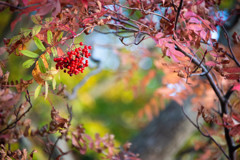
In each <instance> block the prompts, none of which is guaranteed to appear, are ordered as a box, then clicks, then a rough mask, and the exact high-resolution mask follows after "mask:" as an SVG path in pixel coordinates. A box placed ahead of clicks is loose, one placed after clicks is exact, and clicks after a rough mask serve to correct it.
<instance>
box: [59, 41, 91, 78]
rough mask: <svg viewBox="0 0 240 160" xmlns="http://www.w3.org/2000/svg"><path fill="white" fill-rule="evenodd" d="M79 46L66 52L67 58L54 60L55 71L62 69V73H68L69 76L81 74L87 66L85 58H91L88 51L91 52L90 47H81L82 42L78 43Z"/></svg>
mask: <svg viewBox="0 0 240 160" xmlns="http://www.w3.org/2000/svg"><path fill="white" fill-rule="evenodd" d="M79 44H80V47H78V48H75V50H72V51H68V52H67V56H65V57H59V58H54V62H56V63H57V64H56V69H61V70H63V69H64V70H63V71H64V73H68V74H69V75H70V76H72V75H73V74H75V75H77V74H78V73H80V72H81V73H83V71H84V69H85V67H87V66H88V60H87V59H85V58H88V57H89V56H91V53H89V52H88V50H91V49H92V47H91V46H86V45H85V46H84V47H83V42H80V43H79ZM84 60H85V61H84ZM67 70H68V71H67Z"/></svg>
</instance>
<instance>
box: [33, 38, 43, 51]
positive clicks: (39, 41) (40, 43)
mask: <svg viewBox="0 0 240 160" xmlns="http://www.w3.org/2000/svg"><path fill="white" fill-rule="evenodd" d="M33 40H34V42H35V44H36V46H37V47H38V49H40V50H41V51H45V50H46V48H45V47H44V45H43V44H42V41H41V40H40V39H38V38H37V37H36V36H35V37H33Z"/></svg>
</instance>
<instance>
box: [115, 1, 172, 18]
mask: <svg viewBox="0 0 240 160" xmlns="http://www.w3.org/2000/svg"><path fill="white" fill-rule="evenodd" d="M115 4H116V5H117V6H119V7H122V8H126V9H131V10H138V11H143V12H144V14H152V15H156V16H159V17H161V18H163V19H165V20H166V21H168V22H170V20H169V19H168V18H167V17H165V16H163V15H160V14H158V13H155V12H151V11H146V10H144V9H143V8H141V9H139V8H132V7H128V6H123V5H121V4H119V3H115Z"/></svg>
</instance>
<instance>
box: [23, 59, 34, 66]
mask: <svg viewBox="0 0 240 160" xmlns="http://www.w3.org/2000/svg"><path fill="white" fill-rule="evenodd" d="M34 63H35V60H34V59H29V60H26V61H25V62H23V64H22V65H23V67H24V68H29V67H31V66H32V65H33V64H34Z"/></svg>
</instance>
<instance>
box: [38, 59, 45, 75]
mask: <svg viewBox="0 0 240 160" xmlns="http://www.w3.org/2000/svg"><path fill="white" fill-rule="evenodd" d="M38 66H39V69H40V71H41V72H42V73H46V68H45V66H44V63H43V60H42V58H39V59H38Z"/></svg>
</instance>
